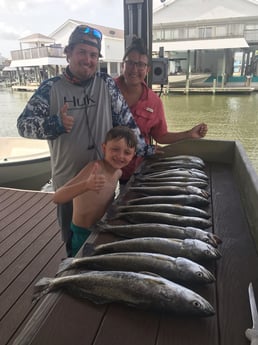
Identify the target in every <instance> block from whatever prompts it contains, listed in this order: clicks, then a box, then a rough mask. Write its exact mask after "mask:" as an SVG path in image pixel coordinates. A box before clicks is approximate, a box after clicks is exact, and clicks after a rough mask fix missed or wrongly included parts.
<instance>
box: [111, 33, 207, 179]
mask: <svg viewBox="0 0 258 345" xmlns="http://www.w3.org/2000/svg"><path fill="white" fill-rule="evenodd" d="M149 70H150V66H149V64H148V52H147V50H146V48H145V46H144V43H143V41H142V40H141V39H139V38H134V39H133V41H132V44H131V45H130V46H129V47H128V48H127V51H126V53H125V55H124V57H123V63H122V74H121V75H120V76H119V77H118V78H116V79H115V81H116V83H117V85H118V87H119V88H120V90H121V92H122V94H123V96H124V98H125V100H126V102H127V104H128V105H129V107H130V110H131V113H132V114H133V117H134V120H135V122H136V123H137V125H138V127H139V128H140V130H141V133H142V135H143V137H144V139H145V141H146V143H147V144H149V143H150V141H151V138H153V139H154V140H155V141H156V142H157V143H159V144H171V143H174V142H176V141H179V140H184V139H199V138H202V137H204V136H205V135H206V133H207V125H206V124H205V123H200V124H198V125H196V126H195V127H193V128H192V129H190V130H188V131H184V132H177V133H175V132H168V128H167V123H166V118H165V113H164V108H163V104H162V102H161V99H160V98H159V97H158V96H157V95H156V94H155V92H153V91H152V90H151V89H150V88H148V86H147V85H146V83H145V78H146V76H147V74H148V72H149ZM142 159H143V158H141V157H135V158H134V159H133V160H132V161H131V163H130V164H129V165H128V166H126V167H125V168H123V175H122V178H121V182H122V183H126V182H127V181H128V179H129V178H130V176H131V175H132V174H133V172H134V171H135V169H136V168H137V167H138V165H139V164H140V163H141V161H142Z"/></svg>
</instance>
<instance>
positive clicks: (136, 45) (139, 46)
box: [123, 37, 148, 61]
mask: <svg viewBox="0 0 258 345" xmlns="http://www.w3.org/2000/svg"><path fill="white" fill-rule="evenodd" d="M132 51H136V52H138V53H139V54H141V55H147V56H148V51H147V48H146V46H145V43H144V41H143V39H142V38H137V37H133V39H132V42H131V44H130V45H129V47H127V49H126V51H125V54H124V57H123V61H125V59H126V57H127V56H128V55H129V54H130V53H131V52H132Z"/></svg>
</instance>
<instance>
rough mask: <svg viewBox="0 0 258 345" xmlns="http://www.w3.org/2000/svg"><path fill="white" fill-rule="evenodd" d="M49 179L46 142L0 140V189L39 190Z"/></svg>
mask: <svg viewBox="0 0 258 345" xmlns="http://www.w3.org/2000/svg"><path fill="white" fill-rule="evenodd" d="M50 177H51V167H50V153H49V148H48V144H47V141H46V140H34V139H25V138H22V137H1V138H0V186H1V187H8V188H19V189H28V190H29V189H31V190H40V189H41V187H42V186H43V185H44V184H45V183H46V182H47V181H48V180H49V179H50Z"/></svg>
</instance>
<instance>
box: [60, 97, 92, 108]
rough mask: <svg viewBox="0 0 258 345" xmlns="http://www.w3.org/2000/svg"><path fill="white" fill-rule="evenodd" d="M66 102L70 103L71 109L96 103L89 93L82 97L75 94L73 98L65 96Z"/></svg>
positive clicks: (87, 106)
mask: <svg viewBox="0 0 258 345" xmlns="http://www.w3.org/2000/svg"><path fill="white" fill-rule="evenodd" d="M64 103H68V104H69V108H70V109H76V108H78V109H81V108H89V107H93V106H95V104H96V102H95V100H94V99H93V98H91V97H90V96H88V95H85V96H83V97H82V98H78V97H75V96H73V97H72V98H71V99H68V98H67V97H64Z"/></svg>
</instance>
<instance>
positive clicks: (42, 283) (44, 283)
mask: <svg viewBox="0 0 258 345" xmlns="http://www.w3.org/2000/svg"><path fill="white" fill-rule="evenodd" d="M52 280H53V278H41V279H40V280H39V281H38V282H37V284H36V285H35V287H34V292H33V297H32V302H33V303H35V302H37V301H38V300H39V299H40V298H41V297H43V296H45V295H46V294H47V293H48V292H49V291H50V285H51V283H52Z"/></svg>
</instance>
